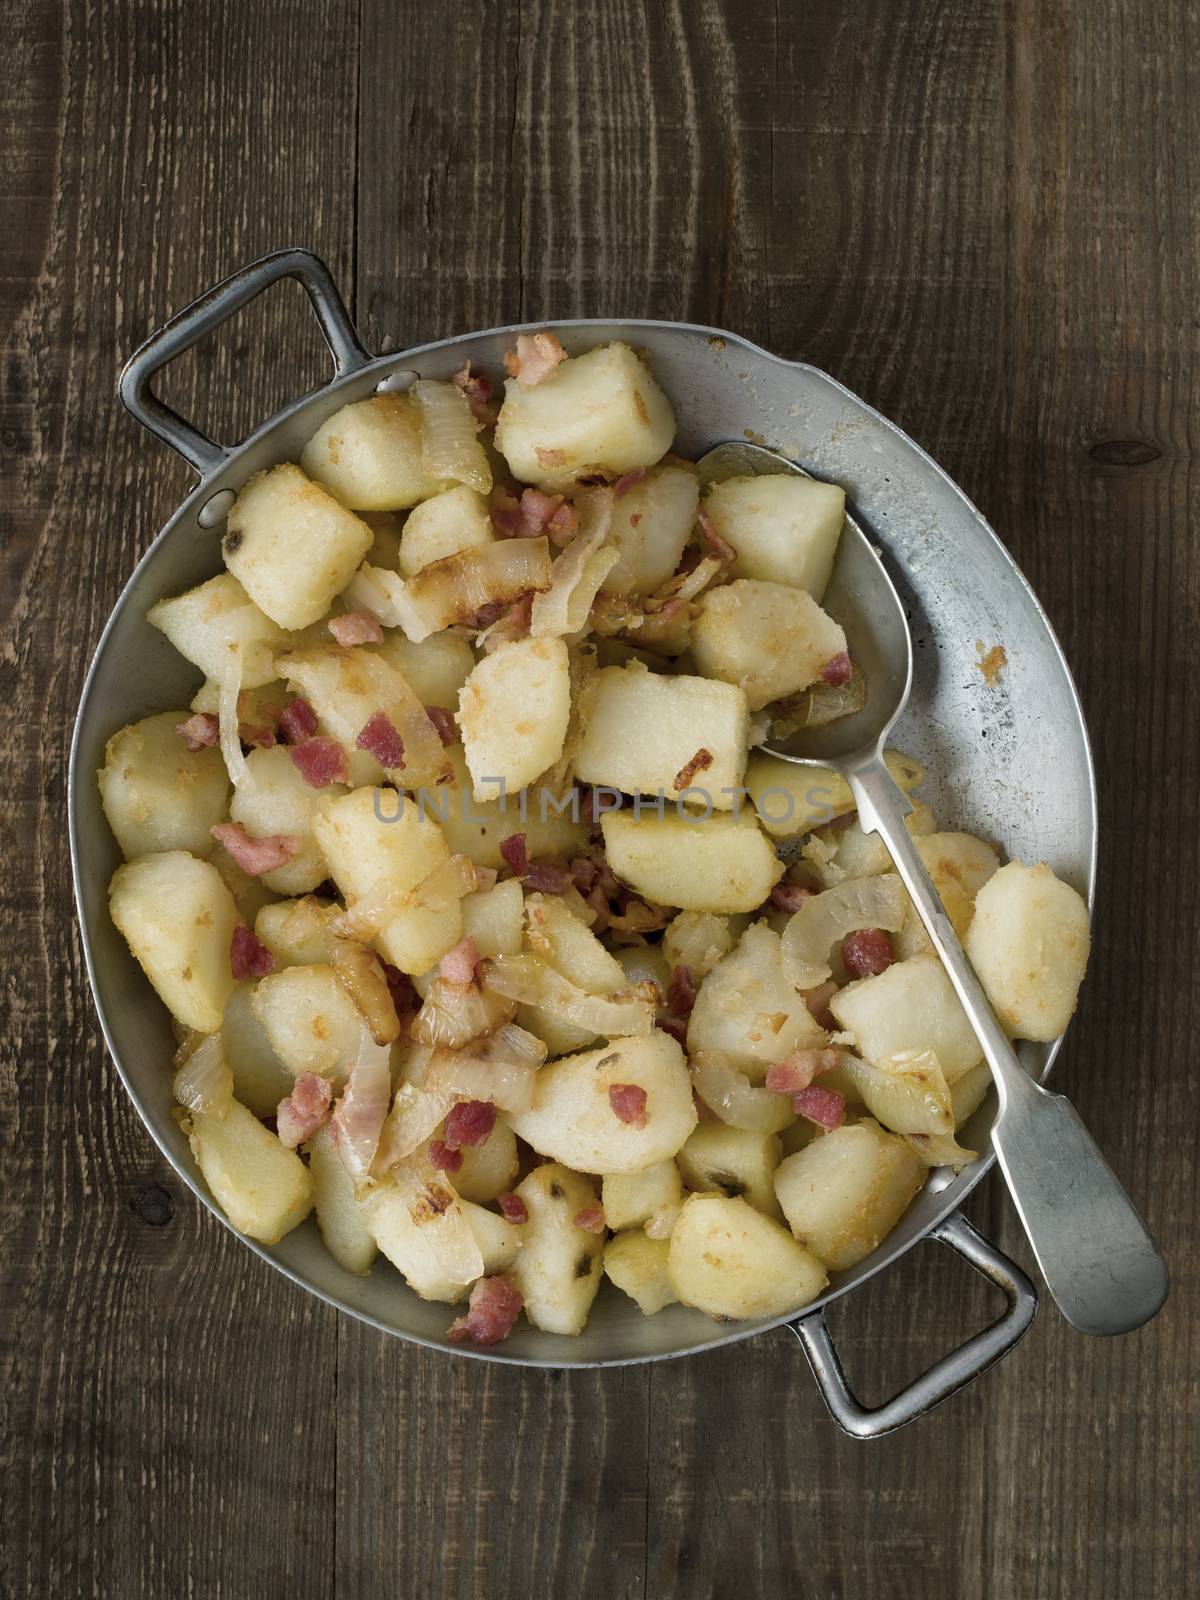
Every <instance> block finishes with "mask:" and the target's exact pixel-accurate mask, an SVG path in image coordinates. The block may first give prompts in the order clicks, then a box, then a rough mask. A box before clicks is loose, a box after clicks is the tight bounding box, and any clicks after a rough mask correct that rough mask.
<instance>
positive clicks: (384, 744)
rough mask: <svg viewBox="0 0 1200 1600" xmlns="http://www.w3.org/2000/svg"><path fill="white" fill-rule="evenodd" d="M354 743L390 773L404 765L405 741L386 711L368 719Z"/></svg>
mask: <svg viewBox="0 0 1200 1600" xmlns="http://www.w3.org/2000/svg"><path fill="white" fill-rule="evenodd" d="M354 743H355V745H356V747H357V748H358V749H359V750H366V751H368V752H369V753H370V754H371V755H373V756H374V757H375V759H376V761H378V763H379V765H380V766H381V767H386V768H387V770H388V771H389V772H394V771H395V770H396V769H397V768H398V767H402V766H403V765H404V740H403V739H402V738H401V737H400V735H399V734H398V733H397V731H396V728H395V726H394V724H393V723H392V720H391V718H390V717H389V716H388V714H387V712H386V711H377V712H376V713H375V715H374V716H373V717H368V719H367V721H366V722H365V723H364V724H363V728H362V731H361V732H360V734H359V736H358V738H357V739H356V740H355V741H354Z"/></svg>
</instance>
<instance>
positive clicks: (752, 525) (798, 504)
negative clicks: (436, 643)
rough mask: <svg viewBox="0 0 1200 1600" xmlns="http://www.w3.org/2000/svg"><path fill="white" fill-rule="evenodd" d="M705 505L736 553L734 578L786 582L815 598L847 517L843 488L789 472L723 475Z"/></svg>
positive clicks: (822, 586)
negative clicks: (744, 475)
mask: <svg viewBox="0 0 1200 1600" xmlns="http://www.w3.org/2000/svg"><path fill="white" fill-rule="evenodd" d="M704 509H705V510H706V511H707V512H708V514H709V516H710V517H711V518H712V522H713V526H714V527H715V528H716V530H717V532H718V533H719V534H720V535H721V537H722V539H724V540H725V542H726V544H728V545H732V547H733V549H734V550H736V552H737V560H736V561H735V563H734V567H733V573H734V576H735V577H736V578H760V579H763V580H765V581H766V582H768V583H785V584H790V585H791V586H792V587H794V588H796V589H805V590H807V592H808V593H809V594H810V595H812V597H813V599H814V600H820V598H821V596H822V595H823V594H824V593H825V586H826V585H827V584H828V582H829V575H830V573H831V572H832V571H833V558H834V556H835V554H836V553H837V545H838V539H839V538H840V537H841V532H842V525H843V523H844V522H845V520H846V492H845V490H844V489H842V488H841V487H840V485H838V484H836V483H818V482H816V480H815V479H813V478H800V477H797V476H796V474H795V473H794V472H780V473H764V474H762V475H761V476H760V477H752V478H727V479H726V480H725V482H724V483H715V484H714V485H713V486H712V488H711V489H710V490H709V491H708V494H707V496H706V497H705V501H704Z"/></svg>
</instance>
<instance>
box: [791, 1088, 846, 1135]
mask: <svg viewBox="0 0 1200 1600" xmlns="http://www.w3.org/2000/svg"><path fill="white" fill-rule="evenodd" d="M792 1110H793V1111H794V1112H795V1113H796V1115H797V1116H798V1117H807V1118H808V1120H809V1122H815V1123H816V1124H817V1126H818V1128H829V1129H833V1128H840V1127H841V1125H842V1123H843V1122H845V1120H846V1097H845V1095H841V1094H839V1093H838V1092H837V1090H836V1089H822V1088H821V1087H820V1086H819V1085H818V1084H813V1085H812V1086H811V1087H810V1088H807V1089H801V1090H800V1092H799V1093H798V1094H794V1095H793V1096H792Z"/></svg>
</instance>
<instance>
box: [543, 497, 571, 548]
mask: <svg viewBox="0 0 1200 1600" xmlns="http://www.w3.org/2000/svg"><path fill="white" fill-rule="evenodd" d="M578 527H579V518H578V517H577V516H576V514H575V507H574V506H573V505H569V504H568V503H567V502H566V501H564V502H563V504H562V505H561V506H559V508H558V510H557V511H556V512H555V513H554V515H553V516H552V517H551V518H550V521H549V522H548V523H547V524H546V533H547V535H548V536H549V539H550V543H551V544H556V545H559V546H562V545H565V544H568V543H570V539H571V535H572V534H573V533H574V532H575V530H576V529H577V528H578Z"/></svg>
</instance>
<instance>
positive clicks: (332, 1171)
mask: <svg viewBox="0 0 1200 1600" xmlns="http://www.w3.org/2000/svg"><path fill="white" fill-rule="evenodd" d="M308 1170H309V1171H310V1172H311V1173H312V1180H313V1195H314V1199H315V1201H316V1207H317V1227H318V1228H320V1230H321V1237H322V1239H324V1241H325V1248H326V1249H327V1250H328V1251H329V1254H330V1255H331V1256H332V1257H333V1259H334V1260H335V1261H336V1262H337V1264H338V1266H339V1267H345V1269H346V1271H347V1272H354V1273H357V1274H358V1275H359V1276H362V1275H364V1274H365V1273H368V1272H370V1270H371V1263H372V1262H373V1261H374V1260H375V1257H376V1256H377V1255H378V1254H379V1246H378V1245H377V1244H376V1243H375V1240H374V1237H373V1236H372V1233H371V1230H370V1228H369V1227H368V1226H367V1216H366V1211H365V1210H364V1208H363V1206H362V1205H361V1204H360V1202H359V1200H358V1198H357V1197H356V1195H355V1193H354V1181H353V1179H352V1178H351V1176H350V1174H349V1173H348V1172H347V1171H346V1166H345V1163H344V1162H343V1161H342V1158H341V1156H340V1155H338V1151H337V1144H336V1142H335V1139H334V1134H333V1126H332V1124H331V1123H328V1122H327V1123H326V1124H325V1126H324V1127H323V1128H321V1129H319V1130H318V1132H317V1134H316V1136H315V1137H314V1138H313V1140H312V1142H311V1143H310V1144H309V1146H308Z"/></svg>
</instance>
